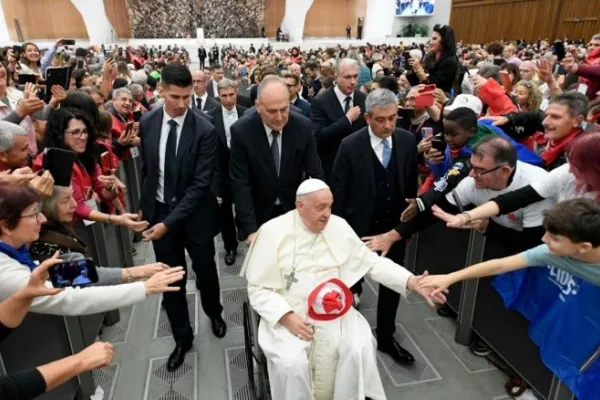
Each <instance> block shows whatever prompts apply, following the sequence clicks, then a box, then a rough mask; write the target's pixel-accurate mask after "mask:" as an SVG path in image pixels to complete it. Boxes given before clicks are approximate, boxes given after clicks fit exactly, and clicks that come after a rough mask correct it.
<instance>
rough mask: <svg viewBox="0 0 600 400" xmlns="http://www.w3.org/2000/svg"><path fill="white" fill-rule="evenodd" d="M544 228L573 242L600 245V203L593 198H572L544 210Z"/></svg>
mask: <svg viewBox="0 0 600 400" xmlns="http://www.w3.org/2000/svg"><path fill="white" fill-rule="evenodd" d="M543 214H544V222H543V225H544V229H545V230H546V232H548V233H551V234H553V235H561V236H564V237H566V238H567V239H569V240H570V241H571V242H573V243H585V242H588V243H591V244H592V246H593V247H598V246H600V235H598V232H599V231H600V205H598V203H596V202H595V201H594V200H592V199H584V198H578V199H571V200H566V201H562V202H560V203H558V204H557V205H555V206H554V207H553V208H552V209H550V210H546V211H544V213H543Z"/></svg>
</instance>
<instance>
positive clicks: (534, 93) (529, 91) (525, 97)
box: [514, 81, 542, 111]
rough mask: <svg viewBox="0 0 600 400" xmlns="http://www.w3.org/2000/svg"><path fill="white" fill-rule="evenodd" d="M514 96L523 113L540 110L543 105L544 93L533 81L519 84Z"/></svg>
mask: <svg viewBox="0 0 600 400" xmlns="http://www.w3.org/2000/svg"><path fill="white" fill-rule="evenodd" d="M514 95H515V97H516V98H517V102H518V106H519V108H520V109H521V111H535V110H539V108H540V105H541V104H542V92H541V91H540V88H539V86H538V85H537V84H536V83H535V82H532V81H519V82H517V84H516V85H515V87H514Z"/></svg>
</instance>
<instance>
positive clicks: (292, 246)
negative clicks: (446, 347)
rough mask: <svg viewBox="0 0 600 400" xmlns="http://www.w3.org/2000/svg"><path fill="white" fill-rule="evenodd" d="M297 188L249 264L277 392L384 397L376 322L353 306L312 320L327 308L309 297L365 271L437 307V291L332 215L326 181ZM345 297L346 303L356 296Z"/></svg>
mask: <svg viewBox="0 0 600 400" xmlns="http://www.w3.org/2000/svg"><path fill="white" fill-rule="evenodd" d="M296 194H297V201H296V209H295V210H293V211H290V212H288V213H287V214H284V215H282V216H280V217H278V218H275V219H273V220H271V221H269V222H267V223H265V224H264V225H262V226H261V227H260V229H259V230H258V233H257V235H256V237H255V239H254V241H253V242H252V245H251V247H250V249H249V252H248V255H247V256H246V259H245V260H244V266H243V268H242V274H245V276H246V278H247V279H248V297H249V300H250V304H251V305H252V307H253V308H254V310H256V312H258V314H259V315H260V317H261V321H260V326H259V330H258V343H259V345H260V347H261V348H262V350H263V352H264V353H265V356H266V358H267V361H268V368H269V379H270V382H271V394H272V397H273V399H277V400H313V399H316V400H331V399H333V400H364V399H365V397H369V398H371V399H373V400H383V399H385V398H386V396H385V392H384V390H383V385H382V383H381V379H380V377H379V371H378V370H377V361H376V353H375V351H376V342H375V338H374V337H373V334H372V333H371V328H370V327H369V323H368V322H367V321H366V319H365V318H364V317H363V316H362V315H361V314H360V313H359V312H358V311H357V310H356V309H355V308H353V307H348V308H349V310H347V311H345V313H344V314H341V311H340V310H338V309H336V307H333V308H334V311H332V313H333V314H335V313H336V312H338V313H340V314H339V315H338V316H336V315H329V316H328V317H329V318H327V319H329V320H320V319H318V318H309V317H308V315H309V314H311V315H315V311H314V310H315V309H320V310H321V311H320V312H323V309H322V307H315V305H314V304H309V296H310V295H311V292H313V290H318V289H316V288H317V287H318V286H319V285H320V284H323V283H324V282H327V281H330V282H331V281H332V280H333V281H336V282H339V281H341V282H340V283H342V285H344V284H345V286H346V287H345V289H347V287H351V286H352V285H353V284H354V283H356V282H357V281H358V280H359V279H361V278H362V277H363V276H365V275H369V277H370V278H371V279H373V280H374V281H376V282H379V283H383V284H385V285H386V286H387V287H389V288H391V289H393V290H396V291H398V292H399V293H400V294H402V295H403V296H406V295H407V291H408V290H414V291H416V292H418V293H419V294H421V295H422V296H423V297H424V298H425V299H426V300H427V302H428V303H429V304H430V305H431V306H433V305H434V304H433V299H432V298H431V297H430V293H431V290H423V289H420V288H418V281H419V280H420V279H421V278H422V277H416V276H414V275H413V274H412V273H410V272H409V271H407V270H406V269H405V268H404V267H402V266H400V265H397V264H395V263H394V262H392V261H391V260H389V259H387V258H384V257H379V256H378V255H377V254H376V253H374V252H371V251H370V250H369V249H368V248H367V247H366V245H365V244H364V243H363V242H362V241H361V240H360V238H359V237H358V236H357V235H356V234H355V233H354V231H353V230H352V228H351V227H350V225H348V224H347V223H346V221H345V220H344V219H342V218H340V217H337V216H335V215H331V206H332V204H333V196H332V194H331V191H330V190H329V187H328V186H327V185H326V184H325V183H324V182H322V181H320V180H317V179H309V180H306V181H304V182H303V183H302V184H301V185H300V187H299V188H298V191H297V193H296ZM334 278H337V279H339V281H337V280H335V279H334ZM328 285H329V283H328ZM338 297H339V298H340V299H341V307H340V309H341V308H344V304H343V303H344V301H345V300H347V301H351V299H345V298H344V296H343V294H341V295H340V296H338ZM349 297H351V296H349ZM311 299H312V297H311ZM435 300H436V301H437V302H444V301H445V297H444V296H443V295H440V296H439V297H437V298H435ZM329 308H331V307H329ZM309 311H310V312H309ZM318 313H319V311H317V314H318ZM332 317H333V319H332Z"/></svg>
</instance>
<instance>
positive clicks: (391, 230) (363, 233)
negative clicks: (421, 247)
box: [331, 89, 418, 365]
mask: <svg viewBox="0 0 600 400" xmlns="http://www.w3.org/2000/svg"><path fill="white" fill-rule="evenodd" d="M397 108H398V106H397V105H396V96H395V95H394V93H392V92H391V91H390V90H388V89H376V90H374V91H372V92H371V93H369V96H368V97H367V99H366V113H365V118H366V122H367V123H368V127H366V128H363V129H361V130H359V131H358V132H355V133H353V134H351V135H350V136H348V137H346V138H345V139H344V140H342V143H341V145H340V148H339V151H338V154H337V157H336V159H335V163H334V166H333V172H332V174H331V190H332V192H333V199H334V204H333V212H334V214H336V215H339V216H340V217H342V218H344V219H345V220H346V221H347V222H348V224H350V226H351V227H352V229H354V231H355V232H356V234H357V235H358V236H359V237H361V238H362V239H363V240H364V241H365V242H366V243H367V246H368V247H369V248H371V249H373V248H374V247H376V246H377V245H379V242H381V241H388V242H391V241H394V244H393V245H391V247H390V248H389V251H388V252H385V253H382V254H381V255H382V256H383V257H388V258H389V259H391V260H392V261H394V262H395V263H397V264H400V265H403V264H404V256H405V250H406V243H405V241H404V240H401V241H398V240H394V239H398V238H399V236H400V235H399V233H398V232H397V231H396V229H395V228H396V227H397V226H399V225H400V215H401V214H402V211H404V209H405V208H406V207H407V205H408V204H407V203H406V200H405V199H411V198H412V196H414V195H416V193H417V186H418V184H417V143H416V139H415V136H414V135H413V134H412V133H411V132H408V131H406V130H404V129H397V128H396V119H397ZM354 289H355V290H356V291H357V292H360V283H359V284H357V285H355V286H354ZM399 303H400V295H399V294H398V293H397V292H394V291H393V290H391V289H390V288H388V287H386V286H384V285H379V298H378V301H377V330H376V333H377V348H378V349H379V350H380V351H382V352H384V353H386V354H389V355H390V356H391V357H392V358H393V359H394V360H395V361H396V362H398V363H401V364H405V365H408V364H412V363H413V362H414V361H415V359H414V357H413V356H412V355H411V354H410V353H409V352H408V351H407V350H405V349H404V348H402V346H401V345H400V344H399V343H398V342H397V341H396V340H395V339H394V337H393V335H394V332H395V331H396V313H397V311H398V304H399Z"/></svg>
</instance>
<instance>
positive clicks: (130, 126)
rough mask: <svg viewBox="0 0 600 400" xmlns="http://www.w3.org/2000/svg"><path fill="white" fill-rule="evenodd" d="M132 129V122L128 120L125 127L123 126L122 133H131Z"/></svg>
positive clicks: (126, 134)
mask: <svg viewBox="0 0 600 400" xmlns="http://www.w3.org/2000/svg"><path fill="white" fill-rule="evenodd" d="M132 130H133V122H128V123H127V128H125V133H123V134H122V135H125V136H128V135H131V131H132Z"/></svg>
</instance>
